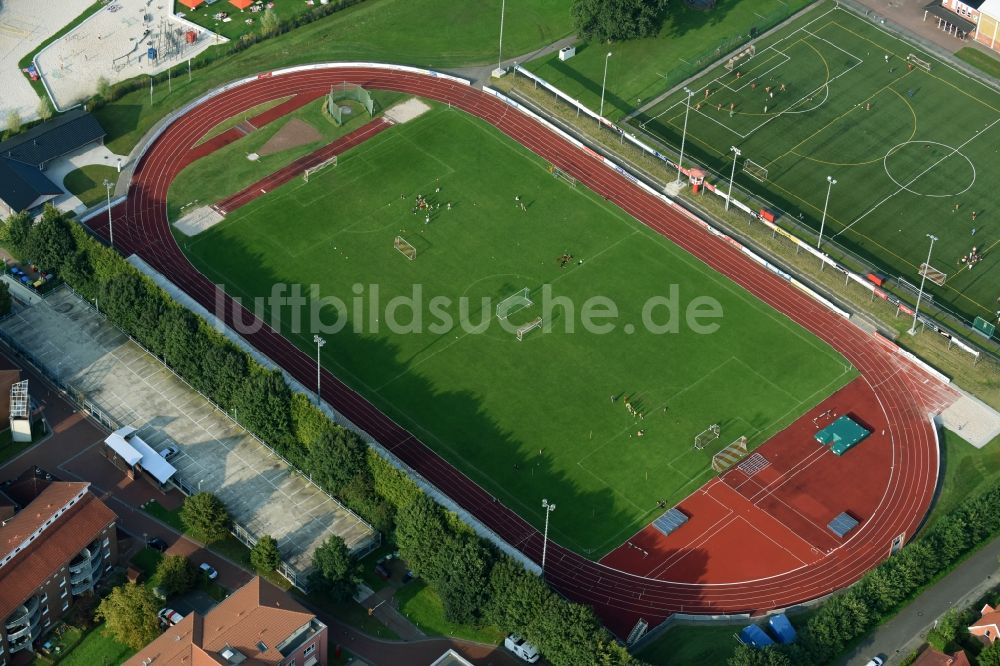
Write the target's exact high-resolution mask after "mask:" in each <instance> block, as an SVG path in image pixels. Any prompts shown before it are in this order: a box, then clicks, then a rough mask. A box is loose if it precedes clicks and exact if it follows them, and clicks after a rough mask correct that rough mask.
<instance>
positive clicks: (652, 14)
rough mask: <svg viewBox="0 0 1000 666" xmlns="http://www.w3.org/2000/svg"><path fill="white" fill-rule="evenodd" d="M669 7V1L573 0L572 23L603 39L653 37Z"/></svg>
mask: <svg viewBox="0 0 1000 666" xmlns="http://www.w3.org/2000/svg"><path fill="white" fill-rule="evenodd" d="M666 6H667V0H574V2H573V8H572V14H573V23H574V24H575V25H576V29H577V31H578V33H579V34H581V35H583V36H584V37H586V38H587V39H595V40H597V41H600V42H611V41H622V40H626V39H638V38H640V37H653V36H655V35H656V33H657V32H659V30H660V22H661V17H662V14H663V10H664V9H665V8H666Z"/></svg>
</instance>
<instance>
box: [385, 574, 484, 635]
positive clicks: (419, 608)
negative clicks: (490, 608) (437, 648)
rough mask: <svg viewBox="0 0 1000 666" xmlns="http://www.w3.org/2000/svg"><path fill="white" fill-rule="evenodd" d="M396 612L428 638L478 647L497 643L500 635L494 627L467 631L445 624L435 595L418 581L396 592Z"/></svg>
mask: <svg viewBox="0 0 1000 666" xmlns="http://www.w3.org/2000/svg"><path fill="white" fill-rule="evenodd" d="M396 601H398V602H399V612H400V613H402V614H403V615H405V616H406V617H407V618H408V619H409V620H410V622H412V623H413V624H415V625H417V627H418V628H419V629H420V630H421V631H423V632H424V633H425V634H427V635H429V636H453V637H455V638H464V639H465V640H469V641H476V642H478V643H486V644H490V643H499V642H500V641H501V640H502V639H503V632H502V631H500V630H499V629H497V628H496V627H489V626H487V627H470V626H468V625H465V624H455V623H453V622H449V621H448V620H446V619H445V617H444V607H443V606H442V605H441V598H440V597H439V596H438V595H437V592H435V591H434V590H432V589H431V588H430V587H428V586H427V584H426V583H424V582H423V581H421V580H415V581H412V582H411V583H409V584H408V585H406V586H404V587H401V588H400V589H399V590H397V591H396Z"/></svg>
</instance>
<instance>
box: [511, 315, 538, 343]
mask: <svg viewBox="0 0 1000 666" xmlns="http://www.w3.org/2000/svg"><path fill="white" fill-rule="evenodd" d="M541 325H542V318H541V317H535V318H534V319H532V320H531V321H529V322H528V323H527V324H524V325H523V326H518V327H517V330H516V331H514V335H516V336H517V341H518V342H520V341H521V340H524V336H525V335H527V334H528V333H529V332H530V331H533V330H535V329H536V328H538V327H539V326H541Z"/></svg>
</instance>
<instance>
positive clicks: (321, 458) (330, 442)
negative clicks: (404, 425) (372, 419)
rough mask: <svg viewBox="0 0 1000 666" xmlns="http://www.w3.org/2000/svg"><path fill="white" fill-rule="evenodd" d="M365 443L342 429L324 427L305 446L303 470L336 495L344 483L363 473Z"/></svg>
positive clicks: (364, 468)
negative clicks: (316, 437)
mask: <svg viewBox="0 0 1000 666" xmlns="http://www.w3.org/2000/svg"><path fill="white" fill-rule="evenodd" d="M366 448H367V447H366V445H365V443H364V442H363V441H362V440H361V438H360V437H358V436H357V435H356V434H354V433H353V432H351V431H349V430H347V429H346V428H327V429H326V430H324V431H323V432H322V433H321V434H320V436H319V439H317V440H316V442H314V443H313V445H312V446H310V447H309V454H308V457H307V461H306V469H308V470H309V471H310V472H311V473H312V479H313V481H314V482H316V483H317V484H319V486H320V487H321V488H325V489H326V490H327V491H328V492H331V493H335V494H338V495H339V494H340V493H341V490H342V489H343V487H344V486H346V485H347V483H348V482H349V481H350V480H351V479H353V478H354V477H355V476H357V475H358V474H360V473H362V471H365V470H366V461H365V449H366Z"/></svg>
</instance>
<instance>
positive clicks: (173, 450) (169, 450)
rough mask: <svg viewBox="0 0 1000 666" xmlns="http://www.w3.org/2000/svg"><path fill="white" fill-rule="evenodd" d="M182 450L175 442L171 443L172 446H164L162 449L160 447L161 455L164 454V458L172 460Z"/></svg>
mask: <svg viewBox="0 0 1000 666" xmlns="http://www.w3.org/2000/svg"><path fill="white" fill-rule="evenodd" d="M180 452H181V450H180V449H178V448H177V447H176V446H174V445H173V444H171V445H170V446H164V447H163V448H162V449H160V455H161V456H163V459H164V460H170V459H171V458H173V457H174V456H176V455H177V454H178V453H180Z"/></svg>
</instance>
